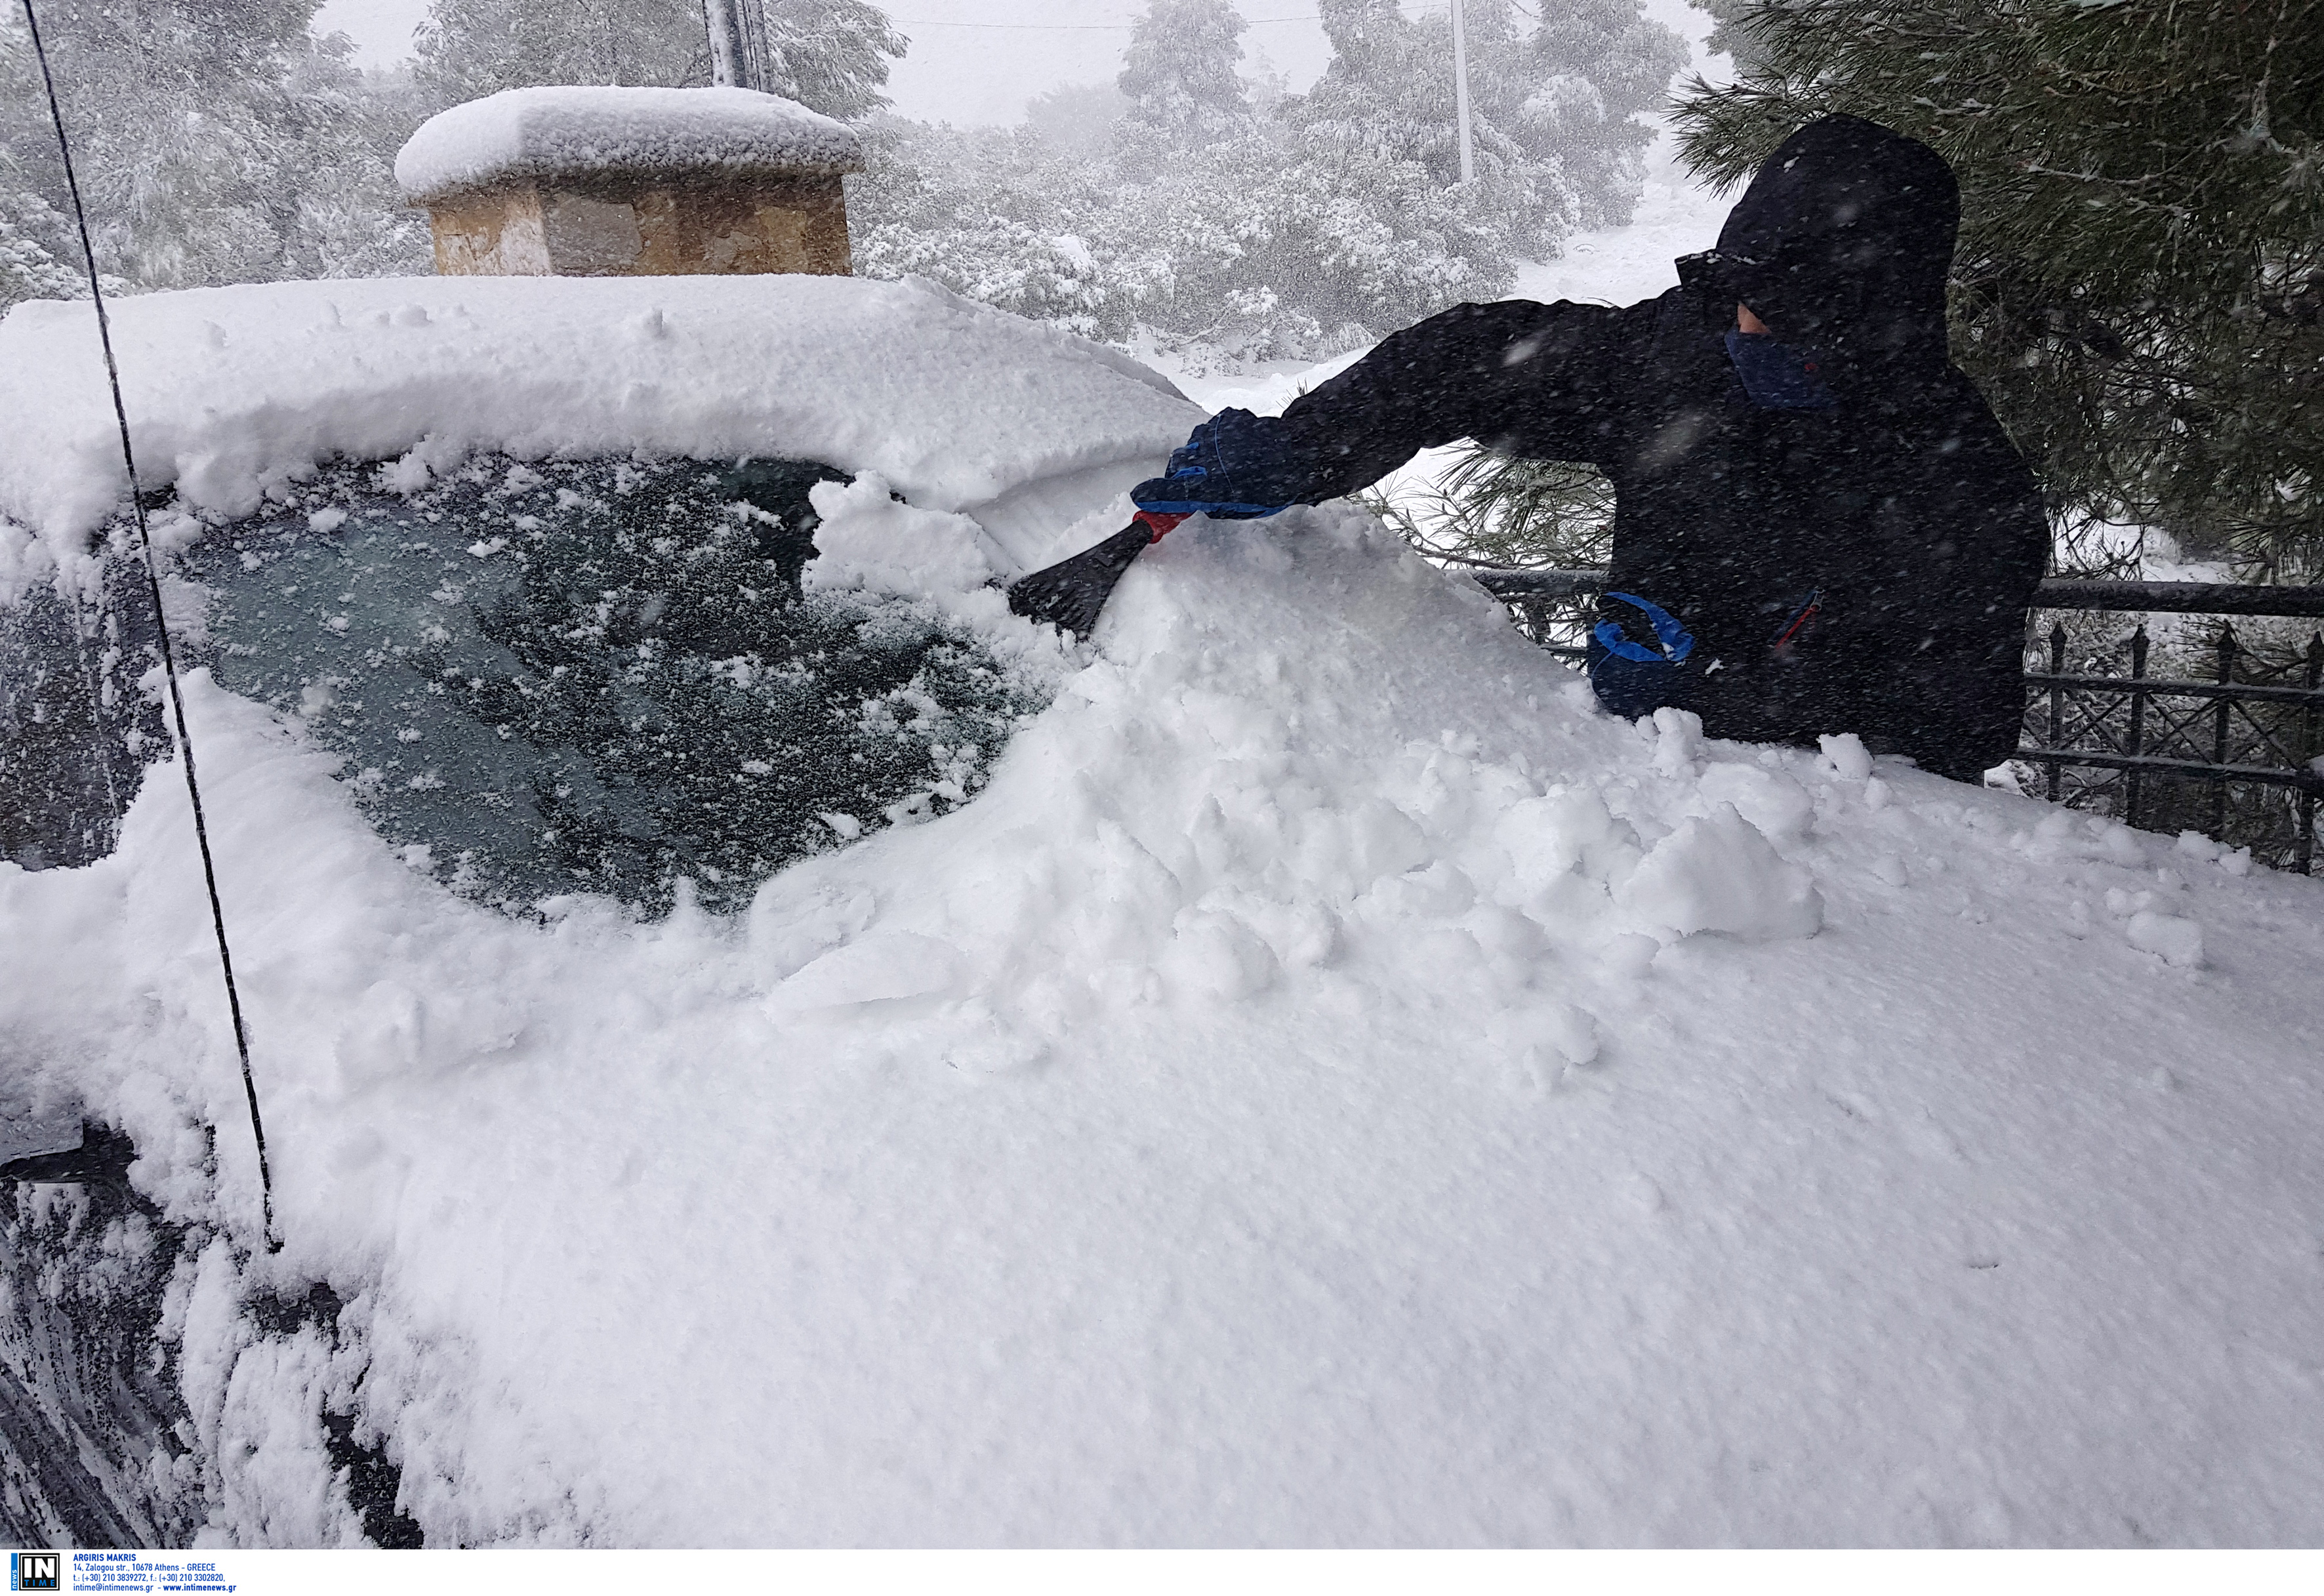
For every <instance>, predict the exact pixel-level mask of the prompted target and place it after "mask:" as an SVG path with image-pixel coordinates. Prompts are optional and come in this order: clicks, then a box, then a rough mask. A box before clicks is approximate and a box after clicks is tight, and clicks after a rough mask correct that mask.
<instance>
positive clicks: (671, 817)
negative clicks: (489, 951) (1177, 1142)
mask: <svg viewBox="0 0 2324 1596" xmlns="http://www.w3.org/2000/svg"><path fill="white" fill-rule="evenodd" d="M394 470H395V468H393V467H387V468H381V467H358V466H346V467H341V468H335V469H332V470H329V471H327V472H325V473H323V474H322V475H319V476H318V477H317V478H316V479H314V480H313V481H311V482H309V483H305V484H297V485H296V486H294V487H293V488H292V489H291V491H290V493H289V494H288V496H287V497H286V498H285V500H284V501H283V502H282V503H279V504H274V505H270V506H269V507H268V508H267V509H266V510H265V511H263V512H261V513H260V514H258V515H256V516H254V517H252V518H250V519H248V520H245V521H239V522H235V523H233V524H231V525H226V526H219V527H214V528H212V529H211V530H209V531H208V535H207V536H205V537H204V538H203V539H202V540H201V541H200V542H198V544H196V545H195V546H194V547H193V548H191V549H189V550H188V551H187V552H186V553H185V554H184V555H183V556H182V557H181V558H180V571H181V574H182V575H183V576H185V577H187V578H189V580H191V581H194V582H196V583H198V584H200V585H201V586H203V587H204V588H206V589H207V590H208V599H209V608H208V640H207V641H206V643H204V644H203V645H202V646H201V648H200V649H199V650H198V657H199V658H201V659H203V660H206V661H207V662H208V663H209V664H210V665H211V666H212V668H213V669H215V671H216V673H217V678H218V679H219V681H220V682H221V684H222V685H224V686H225V687H228V688H229V689H231V690H232V691H235V692H236V693H240V694H243V695H245V696H247V697H254V698H257V699H260V700H262V701H263V702H265V703H267V704H270V705H272V706H275V707H276V708H278V709H280V710H281V711H282V712H284V713H285V714H286V715H291V716H295V717H296V718H297V719H298V720H299V721H300V722H301V723H303V724H304V725H305V726H306V727H307V728H308V730H309V733H311V734H312V735H313V737H314V738H315V739H316V740H317V741H318V742H319V743H322V744H323V745H324V746H326V747H327V748H329V749H331V750H333V751H334V752H337V753H339V754H341V755H343V756H344V758H345V761H346V762H345V765H344V767H343V769H342V771H341V779H342V780H345V781H346V783H347V784H348V786H349V787H350V788H351V789H353V791H354V794H355V798H356V801H357V802H358V803H360V804H361V806H362V807H363V808H364V811H365V812H366V813H367V814H368V815H369V816H370V817H371V818H372V820H373V822H374V824H375V825H376V826H378V827H379V829H380V831H381V832H382V833H383V835H385V836H386V837H387V838H388V840H389V841H390V842H391V843H393V844H396V845H398V846H400V847H401V848H403V849H404V850H405V851H406V857H407V859H409V860H410V862H411V863H414V864H417V865H420V866H422V867H425V868H428V869H430V870H432V871H434V872H437V873H438V876H439V877H440V878H441V879H443V880H444V881H447V882H448V883H450V884H451V885H452V886H454V887H455V888H456V889H457V890H461V891H463V892H466V893H469V894H472V895H474V896H476V897H479V898H481V899H485V900H487V901H491V902H493V903H496V904H499V905H502V906H503V907H506V908H510V909H521V908H523V907H525V906H528V905H530V904H531V903H533V902H535V901H537V900H539V899H542V898H545V897H549V896H553V895H556V894H560V893H567V892H575V891H586V892H602V893H608V894H611V895H613V896H615V897H618V898H620V899H624V900H626V901H628V902H631V903H633V904H636V905H638V906H640V907H641V908H644V909H650V910H657V909H665V908H667V907H668V906H669V904H670V902H671V901H672V899H673V896H674V893H675V892H676V890H677V887H676V883H677V881H678V880H679V878H687V879H690V880H691V881H693V882H694V883H695V890H696V893H697V895H698V897H699V899H700V900H701V901H702V902H703V903H705V905H706V906H708V907H711V908H714V909H715V908H733V907H737V906H739V905H740V904H741V903H742V902H743V901H745V900H747V899H748V897H749V895H750V893H751V891H752V889H753V888H754V887H755V886H756V885H757V884H758V883H759V882H760V881H763V880H764V879H765V878H766V877H767V876H768V875H769V874H770V873H771V872H773V871H775V870H777V869H779V868H780V867H781V866H782V865H783V864H785V863H788V862H790V861H793V860H796V859H798V858H801V857H804V856H806V855H807V854H810V853H818V852H821V851H824V850H825V849H829V848H832V847H835V846H838V845H841V844H844V843H845V842H847V841H850V840H853V839H854V838H856V837H858V836H860V835H865V834H868V833H871V832H873V831H876V830H879V829H881V828H882V827H885V826H891V825H896V824H900V823H909V822H911V821H914V820H917V819H925V818H927V817H931V816H935V815H937V814H940V813H942V812H944V811H945V810H947V809H950V808H952V807H955V806H957V805H960V804H962V803H964V802H966V801H967V800H968V798H969V797H970V796H971V795H972V794H973V793H974V792H975V790H976V789H978V788H979V787H980V786H981V785H982V782H983V780H984V772H985V769H986V766H987V764H988V763H989V761H990V760H991V758H992V756H993V755H994V754H995V753H996V752H998V751H999V749H1000V748H1001V744H1002V743H1004V742H1005V741H1006V739H1007V738H1008V736H1009V735H1010V733H1011V731H1012V730H1013V729H1014V728H1015V727H1016V726H1017V725H1018V724H1019V723H1020V722H1021V720H1022V719H1023V718H1024V717H1026V716H1028V715H1030V714H1032V713H1034V712H1036V711H1037V710H1038V709H1040V708H1041V707H1042V706H1043V705H1044V704H1045V703H1046V701H1047V692H1048V690H1049V689H1048V688H1047V685H1046V684H1044V683H1042V682H1038V681H1036V680H1032V679H1029V678H1023V677H1020V676H1016V675H1012V674H1011V673H1010V671H1009V670H1007V669H1005V668H1003V666H1002V665H1001V663H1000V662H999V661H998V660H995V658H994V657H993V656H992V654H991V652H990V651H989V650H986V649H985V648H984V647H983V646H982V644H981V643H980V642H979V641H977V640H976V639H975V638H974V637H973V635H972V634H971V633H970V632H968V631H967V630H966V629H964V627H963V626H961V625H960V624H959V623H957V622H956V621H954V620H952V619H951V618H949V617H947V616H945V614H944V613H942V612H940V611H939V610H938V609H937V608H936V606H934V605H933V604H927V603H922V602H910V601H904V600H899V599H886V598H875V597H871V596H869V595H814V596H802V595H801V593H800V591H799V585H798V584H799V571H800V568H801V567H802V566H803V565H804V564H805V563H806V561H807V559H808V558H811V557H812V555H813V542H812V539H813V534H814V530H815V526H816V518H815V513H814V511H813V509H812V507H811V506H810V505H809V503H808V500H807V491H808V489H809V488H810V487H811V486H812V485H813V484H815V483H816V482H817V481H820V480H825V479H833V480H836V479H839V478H840V475H841V474H840V473H838V472H835V471H833V470H831V469H829V468H828V467H825V466H817V465H815V464H813V463H811V462H801V461H777V462H766V463H759V464H753V465H748V466H742V467H739V468H737V467H724V466H716V465H705V464H704V463H701V462H698V461H665V462H659V463H640V462H636V461H631V460H599V461H576V462H552V463H533V464H526V463H522V462H519V461H514V460H510V459H506V458H501V457H477V458H475V459H473V460H471V461H470V462H469V463H468V464H467V465H466V466H464V467H462V468H460V469H458V470H457V471H455V472H453V473H451V474H449V475H447V476H445V477H443V478H441V479H438V480H436V481H433V482H431V483H429V484H425V485H423V486H421V487H420V488H419V490H418V491H415V492H410V493H408V494H407V493H403V492H398V491H395V490H394V488H393V487H391V486H390V485H388V483H389V480H390V479H391V478H392V474H393V472H394ZM397 485H409V484H397Z"/></svg>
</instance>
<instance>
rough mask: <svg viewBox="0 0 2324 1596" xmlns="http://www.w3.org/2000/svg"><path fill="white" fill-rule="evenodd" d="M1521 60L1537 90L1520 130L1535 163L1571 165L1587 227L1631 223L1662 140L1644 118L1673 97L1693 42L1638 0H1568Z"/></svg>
mask: <svg viewBox="0 0 2324 1596" xmlns="http://www.w3.org/2000/svg"><path fill="white" fill-rule="evenodd" d="M1523 60H1524V62H1525V66H1526V77H1527V78H1530V79H1531V80H1532V81H1533V82H1535V83H1536V84H1537V85H1538V86H1539V87H1538V88H1535V91H1534V93H1533V94H1532V95H1531V96H1530V97H1527V98H1526V101H1525V103H1524V104H1523V105H1522V106H1520V107H1518V111H1517V116H1516V117H1515V118H1514V119H1513V131H1515V132H1516V134H1517V138H1518V139H1519V141H1520V142H1521V143H1523V144H1524V145H1525V147H1526V149H1527V150H1528V151H1529V152H1533V153H1535V156H1536V158H1538V157H1539V156H1540V155H1543V154H1546V153H1549V152H1554V153H1555V154H1556V155H1557V157H1558V159H1559V160H1560V161H1563V164H1564V169H1565V174H1566V177H1567V179H1568V180H1569V181H1570V182H1571V183H1572V186H1573V189H1574V192H1575V194H1576V195H1577V196H1578V197H1579V198H1580V201H1581V208H1582V216H1581V222H1582V226H1585V227H1618V226H1627V225H1628V222H1629V220H1630V216H1631V213H1632V211H1633V210H1634V209H1635V208H1636V207H1637V198H1638V190H1639V189H1640V187H1641V186H1642V185H1643V184H1644V183H1645V181H1646V146H1647V145H1648V144H1650V143H1653V142H1654V137H1655V134H1654V130H1653V129H1651V128H1649V127H1647V126H1646V125H1643V124H1642V123H1640V122H1639V120H1638V115H1639V114H1640V113H1641V112H1645V111H1651V110H1655V109H1657V108H1659V107H1660V106H1663V105H1664V104H1665V103H1666V102H1667V100H1668V99H1669V96H1670V87H1671V79H1672V78H1674V76H1675V75H1676V74H1677V73H1678V71H1679V70H1680V69H1681V68H1683V67H1684V66H1685V65H1686V62H1687V47H1686V41H1685V40H1684V39H1683V38H1682V37H1680V36H1679V34H1678V33H1677V32H1674V31H1673V30H1672V29H1669V28H1666V27H1665V26H1663V24H1662V23H1657V22H1654V21H1651V20H1649V19H1648V18H1647V17H1646V15H1645V14H1644V13H1643V8H1642V7H1641V6H1640V5H1639V3H1638V0H1565V3H1564V4H1563V5H1554V6H1546V7H1545V8H1544V9H1543V11H1542V18H1541V26H1540V27H1539V28H1537V29H1536V30H1535V32H1534V34H1533V37H1532V38H1531V39H1530V40H1529V41H1527V42H1526V45H1525V47H1524V54H1523Z"/></svg>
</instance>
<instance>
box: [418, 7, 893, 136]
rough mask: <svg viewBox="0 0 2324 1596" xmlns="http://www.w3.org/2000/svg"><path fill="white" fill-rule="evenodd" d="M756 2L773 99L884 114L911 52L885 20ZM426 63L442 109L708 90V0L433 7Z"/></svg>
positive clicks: (422, 74)
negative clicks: (602, 86)
mask: <svg viewBox="0 0 2324 1596" xmlns="http://www.w3.org/2000/svg"><path fill="white" fill-rule="evenodd" d="M742 3H743V4H746V5H748V4H752V0H742ZM756 4H757V5H758V10H757V12H756V14H754V15H753V16H752V18H750V19H748V20H749V22H750V23H751V24H752V27H753V28H754V31H755V32H756V34H757V36H758V37H759V38H760V39H761V41H762V42H763V43H764V46H765V57H766V70H767V76H768V81H767V84H766V87H767V88H768V90H769V91H770V93H774V94H779V95H782V96H785V97H788V98H790V99H795V100H798V102H799V103H800V104H802V105H804V106H807V107H809V108H810V109H812V110H816V111H821V112H823V113H824V114H825V115H829V116H837V117H840V118H841V119H843V120H845V121H855V120H858V119H860V118H862V117H864V116H868V115H871V113H872V112H873V111H876V110H878V109H879V108H880V107H881V106H884V105H885V104H887V100H886V98H885V97H883V96H881V93H880V88H881V85H882V84H884V83H886V82H887V81H888V63H889V61H890V60H896V59H899V58H900V57H901V56H902V55H903V53H904V51H905V47H906V41H905V39H904V38H903V36H902V35H901V34H899V33H898V32H896V30H895V29H894V28H893V27H892V26H890V23H889V22H888V18H887V14H885V13H884V12H882V11H881V10H880V9H879V8H878V7H877V6H875V5H868V4H866V3H865V0H756ZM418 58H419V59H418V61H417V63H416V67H415V75H416V77H417V79H418V81H419V84H420V90H421V92H422V93H423V94H424V95H425V96H426V97H427V98H428V100H429V103H430V104H431V106H439V107H440V106H450V105H457V104H459V103H460V102H462V101H464V100H472V99H477V98H480V97H483V96H484V95H488V94H493V93H496V92H498V91H499V90H501V89H503V88H529V87H530V86H533V85H536V84H547V83H617V84H641V85H648V86H659V87H665V88H686V87H692V86H699V85H702V84H706V83H708V82H709V81H710V44H709V36H708V34H707V32H705V26H704V23H703V14H702V5H701V3H700V0H435V4H434V5H432V6H431V7H430V8H429V14H428V20H427V22H426V23H423V24H422V25H421V27H420V42H419V51H418Z"/></svg>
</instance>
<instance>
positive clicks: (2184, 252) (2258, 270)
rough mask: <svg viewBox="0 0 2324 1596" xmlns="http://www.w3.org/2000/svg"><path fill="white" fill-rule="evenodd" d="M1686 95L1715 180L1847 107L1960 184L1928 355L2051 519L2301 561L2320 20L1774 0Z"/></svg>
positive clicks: (1692, 138)
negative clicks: (1923, 150)
mask: <svg viewBox="0 0 2324 1596" xmlns="http://www.w3.org/2000/svg"><path fill="white" fill-rule="evenodd" d="M1727 26H1729V28H1730V29H1731V28H1736V27H1740V28H1743V29H1746V30H1748V34H1749V37H1750V39H1751V41H1752V43H1753V49H1754V50H1755V51H1756V52H1757V58H1758V59H1757V62H1756V63H1755V64H1754V65H1753V66H1752V68H1751V69H1750V70H1749V71H1748V72H1747V73H1746V75H1745V76H1744V77H1743V78H1742V79H1741V80H1740V81H1738V83H1736V84H1735V85H1734V86H1733V87H1731V88H1724V89H1718V90H1713V89H1711V88H1708V87H1707V86H1702V85H1700V84H1698V85H1697V87H1696V89H1695V92H1694V93H1693V94H1692V97H1691V98H1690V99H1689V100H1688V101H1687V102H1686V103H1685V105H1684V106H1683V108H1682V111H1681V125H1682V129H1683V152H1684V156H1685V159H1686V160H1687V161H1688V162H1689V163H1690V164H1691V165H1692V167H1693V168H1694V169H1695V170H1696V171H1699V172H1701V173H1703V174H1705V175H1707V176H1710V177H1711V178H1714V179H1717V180H1722V181H1727V182H1732V181H1735V180H1738V179H1740V178H1742V177H1744V176H1745V175H1746V174H1748V172H1749V171H1751V170H1752V168H1753V167H1754V166H1755V164H1756V163H1757V161H1760V160H1761V159H1763V158H1764V157H1765V156H1766V153H1767V152H1769V151H1771V150H1772V149H1773V148H1774V147H1775V144H1776V143H1779V142H1780V141H1781V140H1782V139H1783V137H1784V135H1785V134H1788V133H1790V132H1791V131H1792V129H1794V128H1795V127H1797V126H1799V125H1801V124H1803V122H1805V121H1807V120H1809V119H1810V118H1812V117H1814V116H1816V115H1822V114H1825V113H1828V112H1846V113H1850V114H1853V115H1861V116H1867V117H1870V118H1872V119H1873V120H1875V121H1878V122H1881V123H1884V124H1886V125H1888V126H1891V127H1894V128H1896V129H1897V130H1898V131H1900V132H1904V133H1907V134H1912V135H1914V137H1916V138H1920V139H1923V140H1926V141H1927V142H1928V143H1930V144H1932V145H1933V146H1934V147H1935V148H1936V149H1938V150H1939V151H1941V152H1942V153H1943V154H1944V156H1945V157H1946V159H1947V160H1949V161H1951V162H1952V165H1953V168H1954V170H1955V171H1957V172H1958V173H1959V174H1960V180H1961V190H1962V224H1963V225H1962V234H1961V245H1960V253H1959V254H1958V255H1957V257H1956V259H1955V262H1954V268H1953V284H1952V335H1953V356H1954V358H1955V359H1956V360H1957V361H1959V362H1960V364H1962V366H1963V367H1964V368H1965V369H1967V370H1968V371H1969V373H1970V374H1972V375H1973V376H1974V377H1975V378H1976V379H1977V381H1978V385H1979V386H1980V387H1982V388H1983V389H1984V390H1985V392H1986V393H1987V396H1988V397H1989V398H1990V399H1991V400H1992V401H1993V403H1994V407H1995V409H1996V410H1997V411H1998V412H1999V414H2000V416H2001V418H2002V420H2003V422H2004V423H2005V424H2006V426H2007V427H2008V428H2009V429H2010V431H2011V433H2012V435H2013V437H2014V438H2015V439H2016V441H2017V443H2018V445H2019V447H2021V448H2023V449H2024V450H2025V452H2026V453H2027V455H2028V457H2030V458H2032V459H2033V462H2034V464H2035V466H2036V468H2037V470H2038V471H2039V473H2040V475H2041V476H2042V478H2043V483H2044V484H2045V486H2046V488H2047V490H2048V492H2049V494H2050V495H2051V500H2052V508H2053V511H2054V512H2055V513H2056V514H2057V516H2058V518H2059V519H2060V520H2061V521H2062V522H2065V523H2068V524H2070V523H2072V522H2074V521H2080V520H2085V519H2092V520H2098V521H2123V522H2130V523H2135V524H2143V525H2148V526H2154V527H2159V528H2162V529H2163V530H2166V531H2168V532H2169V533H2170V534H2172V537H2173V538H2174V539H2175V540H2177V542H2178V543H2179V545H2180V546H2181V547H2182V548H2184V549H2188V550H2190V551H2193V552H2198V553H2201V554H2204V555H2206V556H2209V557H2212V558H2222V557H2224V558H2233V559H2236V560H2237V561H2239V562H2240V563H2241V564H2242V565H2243V566H2244V567H2245V568H2246V570H2247V572H2248V573H2249V574H2251V575H2253V576H2256V577H2299V576H2303V575H2304V576H2307V577H2310V579H2312V578H2313V577H2314V575H2315V574H2316V573H2317V572H2318V571H2319V568H2324V413H2319V408H2318V406H2317V405H2316V403H2315V400H2314V396H2315V394H2316V392H2318V389H2319V381H2324V145H2319V132H2324V125H2319V122H2320V121H2324V5H2319V4H2318V3H2317V0H2269V3H2264V4H2247V3H2236V4H2230V3H2228V0H2210V3H2206V4H2193V5H2190V4H2185V3H2183V0H2181V3H2176V4H2163V3H2162V0H2118V3H2116V4H2104V5H2091V4H2080V5H2066V4H2055V3H2046V4H2029V5H2006V6H1997V5H1987V4H1983V3H1981V0H1786V3H1785V4H1782V5H1759V6H1757V7H1754V8H1752V9H1750V10H1749V11H1748V12H1746V13H1744V14H1740V15H1739V16H1730V17H1729V21H1728V23H1727Z"/></svg>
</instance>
